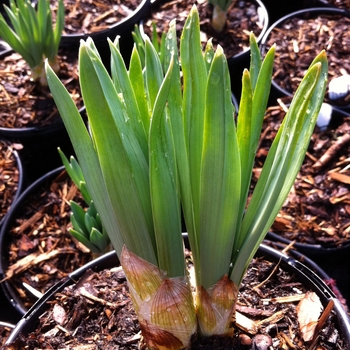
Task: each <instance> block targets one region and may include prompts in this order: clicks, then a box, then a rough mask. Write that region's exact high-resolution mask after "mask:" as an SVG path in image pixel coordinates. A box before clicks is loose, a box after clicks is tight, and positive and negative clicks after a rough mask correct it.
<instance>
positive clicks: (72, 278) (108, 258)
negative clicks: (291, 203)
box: [7, 244, 350, 348]
mask: <svg viewBox="0 0 350 350" xmlns="http://www.w3.org/2000/svg"><path fill="white" fill-rule="evenodd" d="M257 256H264V257H265V258H266V259H268V260H271V261H276V262H280V264H281V266H283V268H284V269H286V270H288V271H292V273H293V274H294V275H295V276H296V278H297V279H298V280H299V281H300V282H302V283H303V284H304V285H305V286H306V287H308V288H309V289H310V290H312V291H314V292H315V293H317V294H318V296H319V297H320V299H321V302H322V304H323V305H324V306H326V305H327V304H328V303H329V301H330V300H333V302H334V311H335V313H336V315H337V321H338V325H339V329H340V331H341V333H342V336H343V338H344V340H345V342H346V345H345V346H346V348H349V346H350V320H349V318H348V316H347V314H346V312H345V311H344V309H343V307H342V306H341V304H340V302H339V300H338V299H337V298H336V297H335V295H334V293H333V292H332V291H331V290H330V289H329V288H328V286H326V285H325V283H324V282H323V281H322V280H321V279H320V277H318V276H317V275H316V274H315V273H313V272H312V271H311V270H310V269H309V268H308V267H306V266H305V265H303V264H302V263H300V262H298V261H296V260H295V259H294V258H292V257H290V256H287V255H285V254H282V253H281V252H279V251H277V250H276V249H274V248H272V247H269V246H267V245H265V244H261V246H260V248H259V250H258V253H257ZM118 264H119V262H118V259H117V256H116V254H115V252H110V253H107V254H105V255H103V256H102V257H100V258H98V259H96V260H94V261H92V262H91V263H89V264H87V265H85V266H83V267H82V268H80V269H78V270H77V271H75V272H74V273H72V274H70V275H69V276H68V277H67V278H66V279H64V280H63V281H62V282H60V283H58V284H57V285H55V286H54V287H53V288H52V289H50V290H49V291H48V292H47V293H46V294H45V295H44V296H43V297H42V298H41V299H40V300H39V301H38V302H37V303H36V304H35V305H33V307H32V308H31V309H30V310H29V311H28V312H27V313H26V314H25V315H24V317H23V318H22V319H21V320H20V321H19V322H18V323H17V325H16V327H15V329H14V330H13V331H12V333H11V335H10V336H9V338H8V340H7V344H10V343H12V342H14V341H15V340H16V338H17V337H18V336H19V334H24V335H26V334H28V333H29V332H31V331H33V330H34V329H35V327H36V325H37V322H38V319H39V317H40V315H41V314H42V313H43V312H45V311H46V310H47V308H48V304H47V301H49V300H50V299H52V298H53V296H54V294H55V293H56V292H60V291H61V290H62V289H63V288H65V287H66V286H68V285H71V284H73V283H75V282H76V281H77V280H78V279H79V278H80V277H81V276H82V275H83V274H84V272H85V271H86V270H87V269H89V268H91V269H92V270H95V271H97V270H101V269H104V268H111V267H114V266H117V265H118Z"/></svg>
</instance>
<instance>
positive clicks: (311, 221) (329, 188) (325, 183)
mask: <svg viewBox="0 0 350 350" xmlns="http://www.w3.org/2000/svg"><path fill="white" fill-rule="evenodd" d="M284 115H285V112H284V110H283V108H282V107H280V106H276V107H270V108H269V109H268V111H267V114H266V119H265V121H264V125H263V130H264V132H263V134H262V137H261V141H260V142H261V143H260V147H259V150H258V152H257V158H256V159H257V160H256V165H255V169H254V179H253V180H255V181H256V180H257V178H258V176H259V174H260V170H261V167H262V165H263V163H264V161H265V158H266V156H267V153H268V150H269V148H270V145H271V143H272V140H273V139H274V138H275V136H276V133H277V130H278V128H279V125H280V122H281V120H282V118H283V117H284ZM349 154H350V117H347V118H344V119H340V120H337V121H335V122H334V124H332V125H330V127H329V128H328V129H327V130H324V131H321V130H320V129H319V128H318V127H317V126H316V128H315V131H314V133H313V135H312V138H311V142H310V145H309V148H308V151H307V154H306V157H305V159H304V162H303V164H302V167H301V170H300V172H299V174H298V176H297V178H296V181H295V184H294V186H293V188H292V191H291V193H290V195H289V196H288V198H287V200H286V202H285V203H284V205H283V207H282V209H281V211H280V213H279V214H278V216H277V218H276V220H275V223H274V224H273V226H272V228H271V231H272V232H275V233H277V234H279V235H281V236H282V237H284V238H287V239H289V240H291V241H293V240H295V241H296V242H298V243H308V244H320V245H321V246H324V247H340V246H342V245H344V244H346V243H348V242H349V239H350V159H349Z"/></svg>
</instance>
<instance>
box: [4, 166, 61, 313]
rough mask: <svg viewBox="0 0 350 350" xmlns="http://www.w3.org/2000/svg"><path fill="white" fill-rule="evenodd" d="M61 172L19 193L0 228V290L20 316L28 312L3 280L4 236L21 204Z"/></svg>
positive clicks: (8, 283)
mask: <svg viewBox="0 0 350 350" xmlns="http://www.w3.org/2000/svg"><path fill="white" fill-rule="evenodd" d="M63 170H65V167H64V165H62V166H60V167H58V168H56V169H53V170H51V171H49V172H48V173H46V174H44V175H42V176H41V177H40V178H38V179H37V180H35V181H34V182H33V183H32V184H30V185H29V186H28V187H27V188H26V189H25V190H24V191H23V192H22V193H20V194H19V196H18V198H17V200H16V202H14V203H13V205H12V206H11V208H10V210H9V211H8V212H7V213H6V216H5V217H4V221H3V223H2V226H1V228H0V280H3V281H2V283H1V286H0V288H2V291H3V294H4V295H5V297H7V299H8V301H9V303H10V304H11V305H12V306H13V308H14V309H15V310H16V312H17V313H18V314H19V315H20V316H22V315H24V314H25V313H26V312H27V311H28V308H26V307H25V306H24V303H23V301H22V300H21V298H20V297H19V296H18V294H17V293H16V292H15V290H14V289H13V287H12V285H11V283H10V282H9V281H7V280H6V279H5V276H6V275H5V271H6V269H7V264H6V262H7V258H5V256H4V254H2V253H1V252H3V251H4V249H5V242H6V241H7V238H6V236H8V230H9V228H10V227H11V224H12V223H13V220H14V219H15V216H16V213H17V212H18V210H20V208H21V206H22V204H23V203H24V202H25V201H26V200H27V198H28V196H29V195H30V194H31V193H32V192H33V191H35V190H36V189H37V188H38V187H39V186H41V184H42V183H43V181H46V180H47V179H52V178H54V177H56V176H57V175H58V174H59V173H60V172H62V171H63Z"/></svg>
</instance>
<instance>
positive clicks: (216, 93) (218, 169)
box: [199, 47, 241, 289]
mask: <svg viewBox="0 0 350 350" xmlns="http://www.w3.org/2000/svg"><path fill="white" fill-rule="evenodd" d="M233 113H234V108H233V105H232V102H231V83H230V77H229V72H228V66H227V61H226V58H225V55H224V53H223V51H222V48H221V47H218V49H217V51H216V53H215V56H214V58H213V61H212V64H211V68H210V71H209V75H208V82H207V91H206V97H205V119H204V133H203V148H202V150H203V151H202V157H201V159H202V165H201V175H200V197H199V202H200V206H199V209H200V216H199V222H200V226H199V232H200V237H199V241H200V243H199V248H200V255H201V264H200V269H201V271H203V272H204V271H205V273H202V274H201V286H203V287H204V288H206V289H207V288H209V287H211V286H213V285H214V284H215V283H216V282H217V281H219V280H220V279H221V278H222V277H223V276H224V275H225V274H226V273H228V266H229V265H230V260H231V254H232V246H233V242H234V238H235V236H234V233H235V231H236V226H237V214H238V211H239V210H238V209H239V205H240V188H241V173H240V157H239V149H238V144H237V138H236V128H235V123H234V119H233ZM228 208H230V215H228V213H227V210H228Z"/></svg>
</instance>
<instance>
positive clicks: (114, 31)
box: [61, 0, 151, 46]
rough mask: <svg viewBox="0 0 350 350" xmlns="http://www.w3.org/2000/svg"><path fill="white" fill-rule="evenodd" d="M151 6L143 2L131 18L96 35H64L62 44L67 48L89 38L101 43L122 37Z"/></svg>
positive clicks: (147, 1) (145, 1)
mask: <svg viewBox="0 0 350 350" xmlns="http://www.w3.org/2000/svg"><path fill="white" fill-rule="evenodd" d="M150 4H151V1H150V0H142V1H141V2H140V4H139V5H138V6H137V8H136V9H135V10H134V11H132V13H130V15H129V16H127V17H125V18H123V19H122V20H120V21H118V22H116V23H114V24H113V25H111V26H109V27H108V28H106V29H102V30H100V31H97V32H94V33H77V34H63V35H62V39H61V44H62V46H66V45H71V44H73V43H79V42H80V40H86V39H87V38H88V37H91V38H92V39H93V40H94V41H99V40H106V41H107V36H110V35H114V36H117V35H120V34H121V33H122V32H123V31H125V30H126V29H127V28H128V27H130V26H132V25H133V24H134V23H136V22H138V21H139V20H140V19H141V18H142V17H143V14H144V13H145V12H147V11H148V9H149V7H150ZM113 40H114V38H113ZM106 43H107V42H106Z"/></svg>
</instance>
